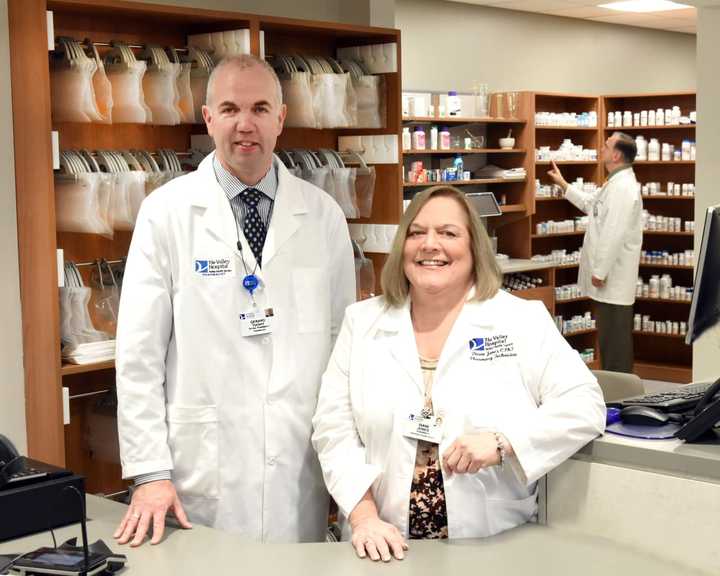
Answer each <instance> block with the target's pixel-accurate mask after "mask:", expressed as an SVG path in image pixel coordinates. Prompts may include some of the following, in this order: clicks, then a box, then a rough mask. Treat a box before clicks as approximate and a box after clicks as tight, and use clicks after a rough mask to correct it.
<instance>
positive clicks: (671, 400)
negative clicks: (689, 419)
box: [608, 382, 717, 412]
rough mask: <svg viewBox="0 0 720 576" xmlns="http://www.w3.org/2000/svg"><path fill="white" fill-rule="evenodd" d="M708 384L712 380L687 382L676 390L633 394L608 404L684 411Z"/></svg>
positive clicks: (698, 399) (689, 407)
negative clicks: (695, 382)
mask: <svg viewBox="0 0 720 576" xmlns="http://www.w3.org/2000/svg"><path fill="white" fill-rule="evenodd" d="M710 386H712V382H701V383H698V384H688V385H687V386H679V387H678V388H677V389H676V390H670V391H668V392H654V393H652V394H645V395H643V396H633V397H632V398H626V399H624V400H619V401H618V402H610V403H608V404H609V405H615V406H619V407H621V408H622V407H625V406H651V407H653V408H656V409H658V410H662V411H663V412H686V411H688V410H691V409H693V408H695V406H696V405H697V403H698V402H700V399H701V398H702V397H703V395H704V394H705V392H706V391H707V389H708V388H710ZM716 398H717V395H716Z"/></svg>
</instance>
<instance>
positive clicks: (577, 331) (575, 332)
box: [563, 328, 597, 338]
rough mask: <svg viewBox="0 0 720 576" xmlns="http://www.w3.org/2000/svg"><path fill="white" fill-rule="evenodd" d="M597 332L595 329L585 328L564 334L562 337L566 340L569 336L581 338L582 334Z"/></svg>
mask: <svg viewBox="0 0 720 576" xmlns="http://www.w3.org/2000/svg"><path fill="white" fill-rule="evenodd" d="M595 332H597V328H587V329H585V330H575V331H574V332H565V334H563V336H565V338H568V337H570V336H582V335H583V334H594V333H595Z"/></svg>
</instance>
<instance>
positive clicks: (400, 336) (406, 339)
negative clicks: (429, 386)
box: [378, 298, 425, 394]
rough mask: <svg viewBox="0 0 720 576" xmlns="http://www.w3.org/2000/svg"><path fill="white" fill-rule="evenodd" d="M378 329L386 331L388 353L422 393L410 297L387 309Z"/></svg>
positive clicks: (423, 390) (422, 386) (422, 385)
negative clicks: (399, 305)
mask: <svg viewBox="0 0 720 576" xmlns="http://www.w3.org/2000/svg"><path fill="white" fill-rule="evenodd" d="M378 330H380V331H383V332H387V333H388V339H389V346H388V347H389V349H390V354H392V356H393V358H395V361H396V362H397V363H398V364H400V365H401V366H402V367H403V369H404V370H405V372H407V374H408V376H409V377H410V380H411V381H412V382H413V383H414V384H415V386H416V388H417V389H418V390H419V391H420V393H421V394H424V393H425V386H424V384H423V379H422V372H421V370H420V359H419V358H418V350H417V344H416V342H415V332H414V331H413V327H412V320H411V318H410V299H409V298H408V300H407V301H406V303H405V305H403V306H402V308H390V309H388V310H387V311H386V312H385V314H384V316H383V318H382V320H381V322H380V323H379V324H378Z"/></svg>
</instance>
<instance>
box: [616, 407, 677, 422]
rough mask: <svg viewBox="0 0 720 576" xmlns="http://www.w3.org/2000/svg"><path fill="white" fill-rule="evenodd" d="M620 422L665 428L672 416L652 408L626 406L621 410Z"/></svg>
mask: <svg viewBox="0 0 720 576" xmlns="http://www.w3.org/2000/svg"><path fill="white" fill-rule="evenodd" d="M620 420H621V421H622V423H623V424H633V425H640V426H663V425H665V424H667V423H668V422H670V416H669V415H668V414H667V413H666V412H660V410H656V409H655V408H651V407H650V406H626V407H625V408H623V409H622V410H620Z"/></svg>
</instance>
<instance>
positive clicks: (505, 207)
mask: <svg viewBox="0 0 720 576" xmlns="http://www.w3.org/2000/svg"><path fill="white" fill-rule="evenodd" d="M500 210H501V211H502V213H503V214H510V213H512V212H525V211H526V208H525V204H500Z"/></svg>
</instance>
